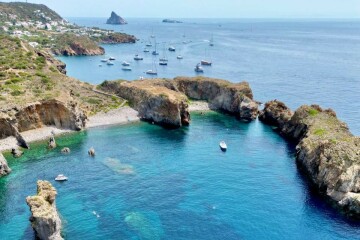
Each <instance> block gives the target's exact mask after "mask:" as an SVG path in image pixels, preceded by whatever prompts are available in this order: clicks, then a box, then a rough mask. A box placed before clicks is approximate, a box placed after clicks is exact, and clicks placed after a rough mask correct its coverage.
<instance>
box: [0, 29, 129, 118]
mask: <svg viewBox="0 0 360 240" xmlns="http://www.w3.org/2000/svg"><path fill="white" fill-rule="evenodd" d="M0 62H1V65H0V111H1V110H6V109H9V108H13V107H15V106H17V107H19V106H24V105H26V104H28V103H31V102H35V101H39V100H43V99H52V98H56V99H58V100H61V101H63V102H68V101H71V100H74V101H76V102H78V103H79V104H80V106H81V107H82V109H84V110H85V111H86V112H88V113H89V114H92V113H96V112H98V111H102V110H103V111H107V110H110V109H113V108H116V107H118V106H119V105H120V104H121V103H122V99H119V98H116V97H111V96H105V95H102V94H99V93H95V92H94V91H92V89H93V87H94V86H93V85H91V84H88V83H83V82H80V81H78V80H76V79H73V78H70V77H67V76H66V75H63V74H61V73H60V72H59V71H58V70H57V68H56V66H55V65H53V64H51V63H50V62H49V61H47V60H46V59H45V58H44V57H41V56H38V54H37V52H36V51H34V49H32V48H31V47H30V46H28V45H27V44H26V43H24V42H21V41H20V40H19V39H17V38H12V37H9V36H5V35H2V36H0Z"/></svg>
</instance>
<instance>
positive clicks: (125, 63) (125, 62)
mask: <svg viewBox="0 0 360 240" xmlns="http://www.w3.org/2000/svg"><path fill="white" fill-rule="evenodd" d="M121 65H123V66H125V67H126V66H130V63H128V62H127V61H123V62H122V63H121Z"/></svg>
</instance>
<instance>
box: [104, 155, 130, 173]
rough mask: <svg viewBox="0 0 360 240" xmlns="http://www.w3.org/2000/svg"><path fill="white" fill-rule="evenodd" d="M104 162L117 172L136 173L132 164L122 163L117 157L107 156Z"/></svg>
mask: <svg viewBox="0 0 360 240" xmlns="http://www.w3.org/2000/svg"><path fill="white" fill-rule="evenodd" d="M103 163H104V164H105V166H107V167H108V168H110V169H111V170H113V171H114V172H116V173H119V174H125V175H132V174H135V171H134V167H133V166H132V165H130V164H124V163H121V162H120V161H119V160H117V159H114V158H107V159H105V160H104V161H103Z"/></svg>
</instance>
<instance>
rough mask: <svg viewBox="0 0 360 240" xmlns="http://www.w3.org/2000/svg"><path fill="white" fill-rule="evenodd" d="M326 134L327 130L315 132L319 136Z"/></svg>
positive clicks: (320, 129)
mask: <svg viewBox="0 0 360 240" xmlns="http://www.w3.org/2000/svg"><path fill="white" fill-rule="evenodd" d="M325 133H326V130H325V129H322V128H319V129H316V130H315V131H314V134H315V135H317V136H323V135H324V134H325Z"/></svg>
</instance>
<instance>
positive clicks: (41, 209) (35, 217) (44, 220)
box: [26, 180, 63, 240]
mask: <svg viewBox="0 0 360 240" xmlns="http://www.w3.org/2000/svg"><path fill="white" fill-rule="evenodd" d="M56 195H57V192H56V189H55V188H54V187H53V186H52V185H51V183H50V182H48V181H42V180H39V181H38V182H37V194H36V195H35V196H29V197H27V198H26V203H27V205H28V206H29V207H30V211H31V217H30V222H31V226H32V228H33V229H34V230H35V232H36V236H37V238H39V239H41V240H48V239H49V240H62V239H63V238H62V237H61V235H60V230H61V220H60V217H59V214H58V212H57V209H56V204H55V198H56Z"/></svg>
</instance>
